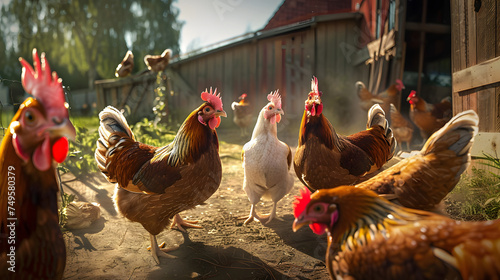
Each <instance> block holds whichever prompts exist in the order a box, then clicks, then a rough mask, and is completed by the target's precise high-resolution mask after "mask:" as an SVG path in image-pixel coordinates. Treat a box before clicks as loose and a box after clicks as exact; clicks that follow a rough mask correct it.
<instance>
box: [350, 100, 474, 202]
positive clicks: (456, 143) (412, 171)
mask: <svg viewBox="0 0 500 280" xmlns="http://www.w3.org/2000/svg"><path fill="white" fill-rule="evenodd" d="M478 122H479V119H478V116H477V114H476V113H475V112H474V111H472V110H469V111H465V112H462V113H460V114H457V115H456V116H455V117H454V118H453V119H451V120H450V121H449V122H448V123H447V124H446V125H445V126H443V127H442V128H441V129H440V130H438V131H436V132H435V133H434V134H433V135H432V136H431V137H430V138H429V139H428V140H427V142H426V143H425V145H424V147H423V148H422V150H421V151H420V152H419V153H418V154H416V155H414V156H412V157H410V158H407V159H404V160H402V161H400V162H398V163H397V164H395V165H393V166H391V167H390V168H388V169H386V170H384V171H382V172H380V173H379V174H377V175H376V176H374V177H373V178H371V179H369V180H367V181H365V182H362V183H359V184H357V185H356V187H358V188H366V189H370V190H372V191H375V192H376V193H378V194H379V195H384V196H385V197H386V198H387V199H397V201H398V202H399V203H400V204H402V205H403V206H405V207H410V208H415V209H422V210H432V211H439V209H438V206H439V203H440V202H441V200H442V199H443V198H444V197H445V196H446V195H447V194H448V193H449V192H450V191H451V190H452V189H453V188H454V187H455V185H456V184H457V183H458V181H459V180H460V175H462V173H463V172H464V171H465V170H466V169H467V167H468V166H469V163H470V160H471V158H470V148H471V147H472V142H473V140H474V137H475V136H476V134H477V131H478Z"/></svg>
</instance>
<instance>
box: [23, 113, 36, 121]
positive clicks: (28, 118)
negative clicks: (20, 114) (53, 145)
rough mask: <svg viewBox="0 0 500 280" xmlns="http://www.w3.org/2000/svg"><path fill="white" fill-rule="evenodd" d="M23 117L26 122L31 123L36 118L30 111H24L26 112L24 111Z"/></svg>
mask: <svg viewBox="0 0 500 280" xmlns="http://www.w3.org/2000/svg"><path fill="white" fill-rule="evenodd" d="M24 119H25V120H26V122H27V123H28V124H33V123H34V122H35V120H36V118H35V114H33V113H32V112H31V111H26V113H24Z"/></svg>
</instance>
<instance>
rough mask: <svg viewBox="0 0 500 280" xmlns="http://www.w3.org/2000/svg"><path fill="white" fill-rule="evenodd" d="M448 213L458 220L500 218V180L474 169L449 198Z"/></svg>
mask: <svg viewBox="0 0 500 280" xmlns="http://www.w3.org/2000/svg"><path fill="white" fill-rule="evenodd" d="M447 204H448V206H447V212H448V214H450V216H451V217H452V218H454V219H457V220H473V221H474V220H495V219H498V218H500V178H499V177H498V175H496V174H493V173H491V172H488V171H485V170H483V169H478V168H474V167H473V168H472V173H471V174H470V175H469V174H464V175H462V179H461V180H460V182H458V184H457V185H456V186H455V188H454V189H453V191H452V192H450V194H449V196H448V197H447Z"/></svg>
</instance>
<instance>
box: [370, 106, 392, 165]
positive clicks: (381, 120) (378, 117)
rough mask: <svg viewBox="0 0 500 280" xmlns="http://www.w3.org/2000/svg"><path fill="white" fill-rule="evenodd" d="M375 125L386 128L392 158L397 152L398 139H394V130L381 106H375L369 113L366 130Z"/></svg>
mask: <svg viewBox="0 0 500 280" xmlns="http://www.w3.org/2000/svg"><path fill="white" fill-rule="evenodd" d="M375 125H379V126H381V127H383V128H384V131H385V138H386V139H387V141H388V142H389V144H390V154H391V156H390V157H389V159H390V158H392V156H393V155H394V152H395V151H396V146H397V145H396V144H397V143H396V138H394V135H393V132H392V129H391V128H390V127H389V122H388V121H387V119H386V118H385V112H384V110H382V107H380V105H379V104H375V105H373V106H372V107H371V108H370V110H369V111H368V121H367V123H366V129H369V128H371V127H373V126H375Z"/></svg>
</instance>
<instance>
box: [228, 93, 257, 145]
mask: <svg viewBox="0 0 500 280" xmlns="http://www.w3.org/2000/svg"><path fill="white" fill-rule="evenodd" d="M246 98H247V94H246V93H243V94H242V95H240V97H238V99H239V100H240V101H239V102H236V101H235V102H233V103H232V104H231V109H233V112H234V117H233V121H234V123H235V124H236V125H237V126H239V127H240V132H241V136H246V135H247V134H248V132H247V127H248V126H249V125H250V124H251V123H252V119H253V115H252V108H251V107H250V104H249V103H248V101H247V100H246Z"/></svg>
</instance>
